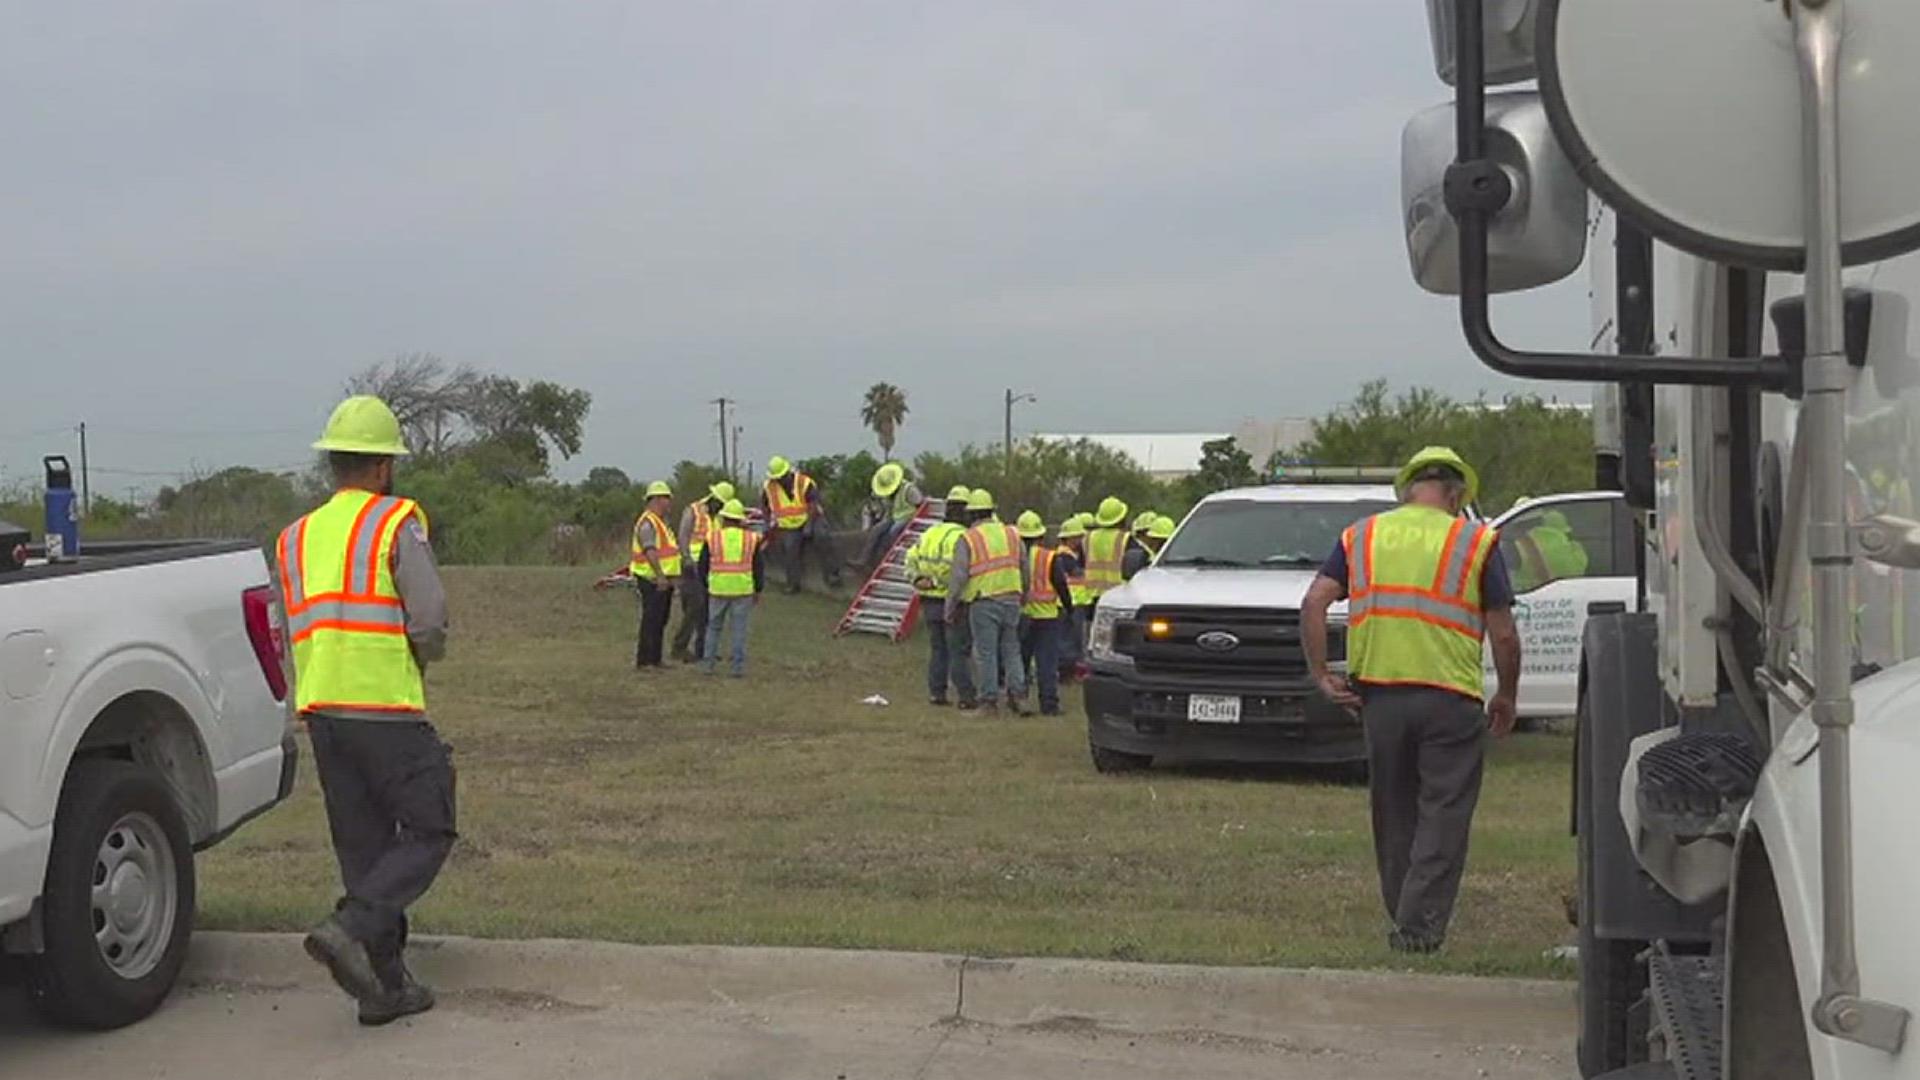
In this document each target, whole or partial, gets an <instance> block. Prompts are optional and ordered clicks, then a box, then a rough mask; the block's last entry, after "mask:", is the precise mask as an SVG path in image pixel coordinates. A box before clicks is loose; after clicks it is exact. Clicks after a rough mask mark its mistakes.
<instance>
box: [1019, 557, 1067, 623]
mask: <svg viewBox="0 0 1920 1080" xmlns="http://www.w3.org/2000/svg"><path fill="white" fill-rule="evenodd" d="M1059 553H1060V552H1059V549H1058V548H1050V547H1048V546H1046V545H1045V544H1035V545H1033V548H1032V550H1030V551H1028V552H1027V602H1026V603H1025V604H1023V605H1022V606H1021V608H1020V613H1021V614H1022V615H1025V616H1026V617H1027V618H1029V619H1057V618H1059V617H1060V594H1059V593H1057V592H1054V591H1053V559H1054V556H1056V555H1058V554H1059Z"/></svg>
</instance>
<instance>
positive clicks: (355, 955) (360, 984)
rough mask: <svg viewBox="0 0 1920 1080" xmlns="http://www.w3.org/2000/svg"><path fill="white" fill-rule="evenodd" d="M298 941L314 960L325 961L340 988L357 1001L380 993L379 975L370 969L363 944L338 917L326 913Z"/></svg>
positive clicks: (368, 998)
mask: <svg viewBox="0 0 1920 1080" xmlns="http://www.w3.org/2000/svg"><path fill="white" fill-rule="evenodd" d="M302 945H303V946H304V947H305V948H306V950H307V955H308V956H310V957H312V958H313V959H314V961H315V962H317V963H321V964H325V965H326V967H327V972H328V973H329V974H331V975H332V976H333V981H334V982H336V983H338V984H339V986H340V989H342V990H345V991H346V992H347V993H348V994H350V995H351V996H353V997H354V998H355V999H356V1000H358V1001H360V1002H361V1003H363V1004H364V1003H365V1002H368V1001H371V1000H374V999H376V998H378V997H380V996H381V994H382V993H383V990H382V987H381V986H380V979H379V977H378V976H377V975H375V974H374V971H373V958H372V957H371V956H369V955H367V947H366V946H365V945H364V944H362V943H361V942H359V941H356V940H354V938H353V936H352V935H351V934H349V933H347V930H346V927H344V926H341V925H340V920H339V918H338V917H336V916H331V915H329V916H328V917H327V918H326V919H325V920H324V921H323V922H321V923H320V925H318V926H316V927H314V928H313V929H312V930H309V931H308V932H307V938H306V940H305V941H304V942H302Z"/></svg>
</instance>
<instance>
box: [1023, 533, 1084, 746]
mask: <svg viewBox="0 0 1920 1080" xmlns="http://www.w3.org/2000/svg"><path fill="white" fill-rule="evenodd" d="M1016 527H1017V528H1018V529H1019V532H1020V540H1021V542H1022V543H1024V544H1025V545H1026V550H1025V553H1024V557H1025V559H1026V564H1027V594H1026V598H1025V602H1024V603H1023V604H1022V605H1021V607H1020V670H1021V672H1022V673H1023V674H1028V677H1029V678H1031V679H1032V681H1033V682H1034V683H1035V684H1037V686H1038V687H1039V691H1040V715H1041V716H1059V715H1060V651H1061V645H1062V641H1061V639H1062V638H1063V637H1065V636H1066V628H1067V627H1068V626H1069V625H1071V623H1072V619H1073V594H1072V588H1071V587H1070V585H1069V584H1068V580H1067V571H1068V568H1069V567H1070V566H1072V564H1073V553H1072V552H1066V553H1065V554H1062V549H1061V548H1057V547H1054V546H1052V545H1050V544H1048V543H1047V524H1046V522H1044V521H1042V520H1041V519H1040V515H1039V514H1037V513H1035V512H1033V511H1032V510H1028V511H1027V512H1026V513H1024V514H1021V515H1020V519H1019V522H1018V524H1017V526H1016Z"/></svg>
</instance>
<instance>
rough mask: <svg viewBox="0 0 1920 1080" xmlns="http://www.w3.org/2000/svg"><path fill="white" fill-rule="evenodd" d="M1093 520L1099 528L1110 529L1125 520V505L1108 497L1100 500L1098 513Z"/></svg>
mask: <svg viewBox="0 0 1920 1080" xmlns="http://www.w3.org/2000/svg"><path fill="white" fill-rule="evenodd" d="M1093 520H1094V523H1095V524H1097V525H1099V526H1100V527H1101V528H1103V529H1110V528H1112V527H1114V526H1115V525H1118V524H1120V523H1121V522H1122V521H1125V520H1127V504H1126V503H1123V502H1121V501H1120V500H1119V499H1116V498H1114V497H1113V496H1111V495H1109V496H1107V497H1106V498H1104V499H1101V500H1100V512H1099V513H1098V514H1096V515H1094V519H1093Z"/></svg>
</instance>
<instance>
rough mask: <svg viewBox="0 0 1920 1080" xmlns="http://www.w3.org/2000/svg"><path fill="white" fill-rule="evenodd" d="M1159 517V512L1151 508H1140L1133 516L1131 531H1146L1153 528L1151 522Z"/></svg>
mask: <svg viewBox="0 0 1920 1080" xmlns="http://www.w3.org/2000/svg"><path fill="white" fill-rule="evenodd" d="M1159 519H1160V515H1159V514H1156V513H1154V512H1153V511H1151V510H1142V511H1140V512H1139V513H1138V514H1135V515H1134V516H1133V531H1134V532H1146V531H1147V530H1148V529H1151V528H1153V523H1154V522H1155V521H1158V520H1159Z"/></svg>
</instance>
